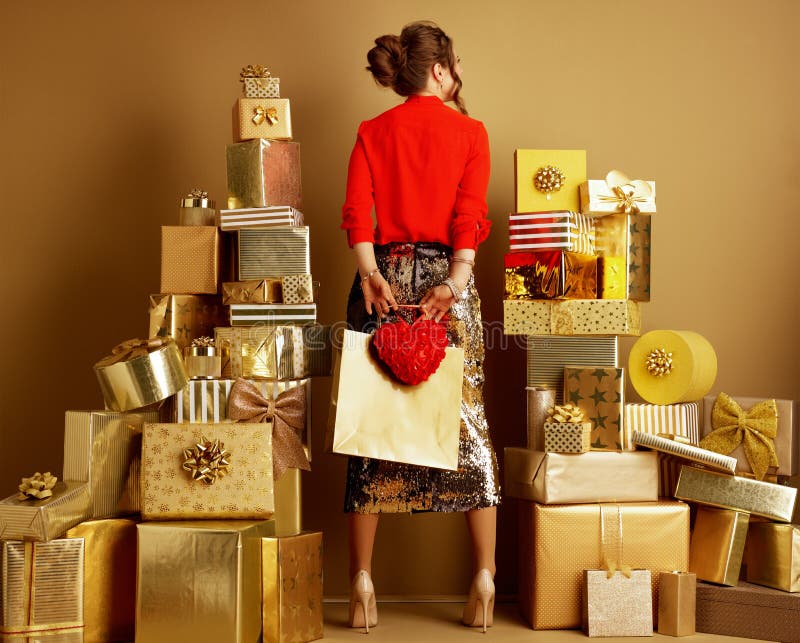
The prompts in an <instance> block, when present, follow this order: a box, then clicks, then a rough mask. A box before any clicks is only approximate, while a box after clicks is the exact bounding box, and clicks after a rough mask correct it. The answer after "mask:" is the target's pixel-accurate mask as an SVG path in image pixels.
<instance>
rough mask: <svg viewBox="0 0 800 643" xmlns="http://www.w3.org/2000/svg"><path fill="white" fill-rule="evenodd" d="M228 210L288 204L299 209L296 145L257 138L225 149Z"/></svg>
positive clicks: (300, 204)
mask: <svg viewBox="0 0 800 643" xmlns="http://www.w3.org/2000/svg"><path fill="white" fill-rule="evenodd" d="M226 155H227V163H228V208H229V209H231V210H234V209H240V208H260V207H264V206H270V205H288V206H291V207H293V208H296V209H297V210H302V209H303V199H302V189H301V181H300V144H299V143H291V142H288V141H268V140H266V139H263V138H257V139H254V140H252V141H247V142H246V143H234V144H233V145H228V146H227V148H226Z"/></svg>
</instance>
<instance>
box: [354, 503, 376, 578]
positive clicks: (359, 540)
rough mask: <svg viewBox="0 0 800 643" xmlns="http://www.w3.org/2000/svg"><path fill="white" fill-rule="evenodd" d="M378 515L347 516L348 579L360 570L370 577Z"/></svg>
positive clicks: (358, 514)
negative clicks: (348, 545)
mask: <svg viewBox="0 0 800 643" xmlns="http://www.w3.org/2000/svg"><path fill="white" fill-rule="evenodd" d="M378 516H379V514H360V513H349V514H347V527H348V533H349V543H350V578H353V577H354V576H355V575H356V573H357V572H358V571H360V570H362V569H364V570H366V572H367V573H368V574H370V575H372V549H373V547H374V545H375V532H376V530H377V529H378Z"/></svg>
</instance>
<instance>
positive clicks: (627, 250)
mask: <svg viewBox="0 0 800 643" xmlns="http://www.w3.org/2000/svg"><path fill="white" fill-rule="evenodd" d="M594 225H595V235H596V241H595V244H596V248H597V297H598V298H599V299H633V300H635V301H650V235H651V229H652V224H651V222H650V215H648V214H624V213H622V214H609V215H608V216H605V217H600V218H598V219H595V222H594Z"/></svg>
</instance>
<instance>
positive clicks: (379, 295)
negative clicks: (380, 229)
mask: <svg viewBox="0 0 800 643" xmlns="http://www.w3.org/2000/svg"><path fill="white" fill-rule="evenodd" d="M353 253H354V254H355V256H356V264H357V265H358V274H359V276H360V277H361V290H362V291H363V293H364V306H365V307H366V309H367V313H368V314H370V315H371V314H372V310H373V308H374V310H375V314H376V315H378V317H380V318H383V317H385V316H386V314H387V313H388V312H389V309H390V308H396V307H397V302H396V301H395V298H394V295H393V294H392V289H391V287H390V286H389V282H387V281H386V279H384V277H383V275H382V274H381V273H380V271H379V270H378V262H377V261H375V246H374V245H373V244H372V243H371V242H369V241H361V242H359V243H355V244H353Z"/></svg>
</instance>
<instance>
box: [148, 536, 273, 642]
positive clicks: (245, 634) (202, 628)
mask: <svg viewBox="0 0 800 643" xmlns="http://www.w3.org/2000/svg"><path fill="white" fill-rule="evenodd" d="M274 533H275V524H274V522H273V521H272V520H262V521H247V520H218V521H215V520H203V521H187V522H167V523H158V522H153V523H142V524H140V525H138V545H137V547H138V552H137V570H136V571H137V573H136V585H137V587H136V643H164V641H191V640H193V639H196V638H197V637H198V636H202V638H203V639H204V640H208V641H214V643H253V642H254V641H257V640H258V639H259V634H260V633H261V539H262V538H264V537H267V536H271V535H273V534H274Z"/></svg>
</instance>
